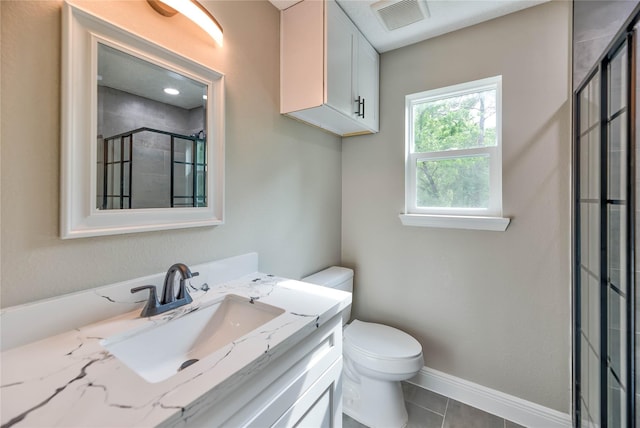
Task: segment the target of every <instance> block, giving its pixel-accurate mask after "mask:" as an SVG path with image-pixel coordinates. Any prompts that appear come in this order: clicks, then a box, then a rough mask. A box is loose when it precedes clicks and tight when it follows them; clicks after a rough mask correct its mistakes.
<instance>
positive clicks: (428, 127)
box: [405, 76, 502, 216]
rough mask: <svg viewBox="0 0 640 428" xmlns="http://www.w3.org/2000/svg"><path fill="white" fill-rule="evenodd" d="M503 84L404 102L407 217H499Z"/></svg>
mask: <svg viewBox="0 0 640 428" xmlns="http://www.w3.org/2000/svg"><path fill="white" fill-rule="evenodd" d="M501 81H502V77H501V76H497V77H492V78H488V79H482V80H478V81H475V82H469V83H463V84H460V85H455V86H449V87H446V88H440V89H435V90H431V91H425V92H420V93H417V94H411V95H408V96H407V97H406V147H407V153H406V186H405V187H406V197H405V199H406V207H405V208H406V212H407V213H408V214H441V215H443V214H444V215H447V214H449V215H472V216H501V215H502V159H501Z"/></svg>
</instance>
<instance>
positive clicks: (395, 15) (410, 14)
mask: <svg viewBox="0 0 640 428" xmlns="http://www.w3.org/2000/svg"><path fill="white" fill-rule="evenodd" d="M371 9H373V11H374V12H375V14H376V16H377V17H378V18H379V19H380V21H381V22H382V24H383V25H384V26H385V28H386V29H387V30H389V31H393V30H395V29H398V28H401V27H406V26H407V25H410V24H413V23H414V22H418V21H422V20H423V19H426V18H428V17H429V9H428V8H427V3H426V1H424V0H381V1H379V2H377V3H374V4H372V5H371Z"/></svg>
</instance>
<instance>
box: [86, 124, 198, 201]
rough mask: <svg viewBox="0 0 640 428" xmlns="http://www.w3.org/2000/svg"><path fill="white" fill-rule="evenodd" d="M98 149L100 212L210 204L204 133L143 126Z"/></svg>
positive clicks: (105, 140) (111, 140) (108, 141)
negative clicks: (170, 130)
mask: <svg viewBox="0 0 640 428" xmlns="http://www.w3.org/2000/svg"><path fill="white" fill-rule="evenodd" d="M98 146H99V153H98V180H97V201H96V204H97V207H98V209H102V210H110V209H131V208H169V207H171V208H173V207H204V206H206V205H207V201H206V194H207V192H206V169H207V165H206V139H205V137H204V133H203V132H201V133H200V134H197V135H180V134H175V133H171V132H167V131H161V130H158V129H152V128H138V129H135V130H132V131H128V132H124V133H121V134H118V135H114V136H111V137H107V138H104V139H102V141H101V142H100V144H99V145H98Z"/></svg>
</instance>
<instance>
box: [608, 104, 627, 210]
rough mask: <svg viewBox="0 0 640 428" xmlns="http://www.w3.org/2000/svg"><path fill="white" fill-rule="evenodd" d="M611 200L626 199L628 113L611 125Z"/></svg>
mask: <svg viewBox="0 0 640 428" xmlns="http://www.w3.org/2000/svg"><path fill="white" fill-rule="evenodd" d="M608 149H609V199H618V200H624V199H626V194H627V187H626V182H627V113H622V114H620V116H617V117H616V118H615V119H613V120H612V121H611V122H610V123H609V146H608Z"/></svg>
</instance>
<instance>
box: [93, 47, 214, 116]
mask: <svg viewBox="0 0 640 428" xmlns="http://www.w3.org/2000/svg"><path fill="white" fill-rule="evenodd" d="M98 85H99V86H106V87H109V88H114V89H118V90H120V91H124V92H128V93H130V94H134V95H138V96H141V97H144V98H148V99H151V100H154V101H158V102H161V103H163V104H170V105H173V106H176V107H180V108H183V109H187V110H190V109H193V108H196V107H201V106H204V105H205V104H206V102H205V101H204V100H203V98H202V96H203V95H204V94H206V93H207V87H206V85H204V84H203V83H200V82H197V81H195V80H192V79H190V78H189V77H186V76H183V75H181V74H178V73H175V72H173V71H171V70H168V69H165V68H162V67H160V66H158V65H156V64H152V63H150V62H147V61H145V60H143V59H140V58H137V57H135V56H132V55H129V54H127V53H125V52H122V51H119V50H117V49H114V48H112V47H109V46H107V45H104V44H102V43H98ZM164 88H173V89H177V90H178V91H179V92H180V94H179V95H168V94H166V93H165V92H164Z"/></svg>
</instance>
